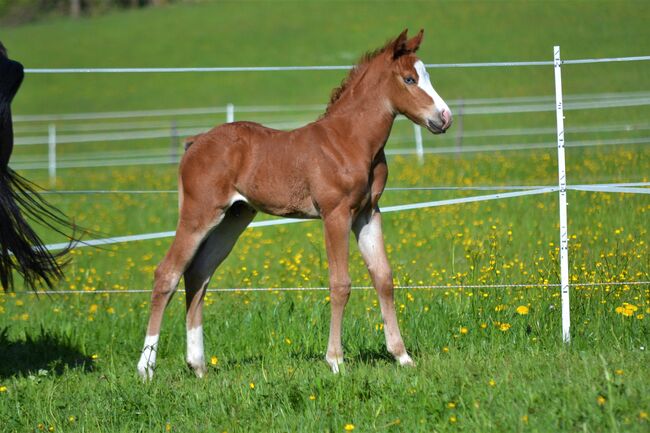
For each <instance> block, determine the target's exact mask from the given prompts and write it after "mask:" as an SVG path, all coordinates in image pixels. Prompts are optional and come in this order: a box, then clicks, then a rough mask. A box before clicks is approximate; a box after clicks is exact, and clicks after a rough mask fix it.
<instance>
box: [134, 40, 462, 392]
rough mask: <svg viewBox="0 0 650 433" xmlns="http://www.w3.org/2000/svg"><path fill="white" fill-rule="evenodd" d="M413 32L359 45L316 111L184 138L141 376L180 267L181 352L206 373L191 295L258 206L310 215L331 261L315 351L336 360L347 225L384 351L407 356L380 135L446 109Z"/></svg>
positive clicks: (405, 360)
mask: <svg viewBox="0 0 650 433" xmlns="http://www.w3.org/2000/svg"><path fill="white" fill-rule="evenodd" d="M422 35H423V32H422V31H420V33H418V35H417V36H415V37H414V38H412V39H408V38H407V36H406V30H405V31H404V32H402V34H400V35H399V36H398V37H397V38H396V39H395V40H392V41H390V42H389V43H388V44H386V45H385V46H384V47H383V48H381V49H379V50H377V51H375V52H373V53H371V54H367V55H366V56H364V57H363V58H362V60H361V61H360V62H359V64H358V65H357V66H356V67H355V68H354V69H353V70H352V71H351V72H350V74H349V76H348V77H347V78H346V80H345V81H344V82H343V84H342V85H341V87H340V88H338V89H336V90H335V91H334V92H333V94H332V99H331V101H330V104H329V106H328V107H327V111H326V112H325V114H324V115H323V116H321V118H319V119H318V120H317V121H315V122H313V123H310V124H309V125H307V126H304V127H302V128H299V129H296V130H293V131H277V130H274V129H269V128H266V127H264V126H262V125H260V124H257V123H252V122H235V123H229V124H225V125H221V126H219V127H216V128H214V129H212V130H211V131H209V132H206V133H204V134H200V135H198V136H196V137H193V138H191V139H190V140H189V141H188V143H187V150H186V152H185V155H184V156H183V159H182V161H181V164H180V173H179V192H180V194H179V197H180V218H179V221H178V227H177V229H176V238H175V239H174V242H173V243H172V245H171V247H170V249H169V251H168V252H167V255H166V256H165V258H164V259H163V260H162V262H161V263H160V265H159V266H158V268H157V269H156V272H155V280H154V288H153V294H152V299H151V317H150V319H149V326H148V328H147V336H146V338H145V342H144V349H143V351H142V355H141V357H140V361H139V362H138V371H139V373H140V375H141V376H142V377H143V378H144V379H146V378H151V377H152V375H153V370H154V367H155V363H156V351H157V347H158V335H159V333H160V325H161V321H162V316H163V312H164V310H165V306H166V305H167V303H168V302H169V299H170V297H171V295H172V294H173V293H174V291H175V290H176V287H177V285H178V282H179V280H180V278H181V276H182V275H184V276H185V288H186V303H187V362H188V364H189V365H190V367H191V368H192V369H193V370H194V371H195V372H196V374H197V375H198V376H202V375H203V374H204V373H205V358H204V351H203V329H202V306H203V297H204V295H205V290H206V287H207V285H208V282H209V280H210V277H211V276H212V274H213V272H214V271H215V269H216V268H217V266H219V264H220V263H221V262H222V261H223V260H224V259H225V257H226V256H227V255H228V253H229V252H230V250H231V249H232V247H233V246H234V244H235V242H236V241H237V238H238V237H239V235H240V234H241V233H242V232H243V231H244V229H246V227H247V226H248V224H249V223H250V222H251V221H252V220H253V218H254V217H255V214H256V212H257V211H262V212H266V213H268V214H271V215H278V216H292V217H302V218H321V219H322V220H323V225H324V232H325V246H326V249H327V258H328V262H329V272H330V284H329V287H330V299H331V314H332V315H331V322H330V334H329V343H328V345H327V353H326V355H325V359H326V360H327V362H328V364H329V365H330V367H331V368H332V371H333V372H335V373H336V372H338V371H339V365H340V364H341V363H342V362H343V347H342V345H341V323H342V320H343V309H344V308H345V304H346V303H347V301H348V298H349V296H350V277H349V274H348V247H349V236H350V231H352V232H354V234H355V235H356V238H357V242H358V244H359V250H360V251H361V255H362V256H363V259H364V261H365V263H366V265H367V267H368V271H369V272H370V276H371V278H372V281H373V285H374V286H375V288H376V290H377V293H378V296H379V301H380V304H381V311H382V315H383V318H384V331H385V336H386V345H387V347H388V351H389V352H390V353H391V354H392V355H393V356H394V357H395V359H397V361H398V362H399V363H400V364H401V365H412V364H413V361H412V360H411V357H410V356H409V355H408V353H407V352H406V349H405V347H404V343H403V341H402V337H401V335H400V330H399V326H398V322H397V316H396V314H395V306H394V301H393V277H392V273H391V269H390V265H389V264H388V259H387V257H386V252H385V249H384V240H383V236H382V232H381V214H380V211H379V206H378V202H379V198H380V197H381V194H382V192H383V190H384V186H385V185H386V178H387V175H388V168H387V166H386V157H385V155H384V145H385V144H386V140H388V136H389V134H390V130H391V127H392V125H393V121H394V120H395V116H396V115H397V114H404V115H405V116H407V117H408V118H409V119H411V120H412V121H413V122H415V123H417V124H419V125H422V126H424V127H426V128H427V129H429V131H431V132H433V133H434V134H439V133H443V132H445V131H446V130H447V128H449V126H450V125H451V111H450V110H449V107H448V106H447V104H445V102H444V101H443V100H442V99H441V98H440V96H438V94H437V93H436V92H435V90H434V89H433V87H432V85H431V82H430V81H429V75H428V74H427V71H426V69H425V68H424V64H423V63H422V61H420V60H419V59H418V58H417V57H416V56H415V52H416V51H417V49H418V47H419V46H420V42H421V41H422Z"/></svg>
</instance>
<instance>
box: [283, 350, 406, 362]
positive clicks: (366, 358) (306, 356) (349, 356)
mask: <svg viewBox="0 0 650 433" xmlns="http://www.w3.org/2000/svg"><path fill="white" fill-rule="evenodd" d="M290 356H291V358H293V359H298V360H301V361H310V362H319V361H323V362H325V353H321V352H313V351H307V350H305V351H295V352H293V353H292V354H291V355H290ZM345 359H346V361H347V362H355V363H361V364H368V365H378V364H386V363H392V362H395V360H394V359H393V356H392V355H391V354H390V353H388V352H387V351H386V349H384V348H381V349H372V348H362V349H361V350H359V351H358V352H351V353H350V352H346V355H345Z"/></svg>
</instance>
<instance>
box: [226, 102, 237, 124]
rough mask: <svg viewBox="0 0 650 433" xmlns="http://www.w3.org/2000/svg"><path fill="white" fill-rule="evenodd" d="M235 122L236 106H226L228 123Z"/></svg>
mask: <svg viewBox="0 0 650 433" xmlns="http://www.w3.org/2000/svg"><path fill="white" fill-rule="evenodd" d="M234 121H235V106H234V105H233V104H228V105H226V122H228V123H232V122H234Z"/></svg>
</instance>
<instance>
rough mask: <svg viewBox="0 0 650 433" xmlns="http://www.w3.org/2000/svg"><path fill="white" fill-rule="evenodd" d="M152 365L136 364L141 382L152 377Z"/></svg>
mask: <svg viewBox="0 0 650 433" xmlns="http://www.w3.org/2000/svg"><path fill="white" fill-rule="evenodd" d="M153 370H154V366H153V365H148V364H138V375H139V376H140V379H142V381H143V382H148V381H150V380H152V379H153Z"/></svg>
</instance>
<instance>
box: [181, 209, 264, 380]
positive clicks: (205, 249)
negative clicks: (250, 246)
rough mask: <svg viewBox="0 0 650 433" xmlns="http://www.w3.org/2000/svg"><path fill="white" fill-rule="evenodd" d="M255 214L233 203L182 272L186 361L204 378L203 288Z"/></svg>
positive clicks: (251, 210)
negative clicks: (183, 278)
mask: <svg viewBox="0 0 650 433" xmlns="http://www.w3.org/2000/svg"><path fill="white" fill-rule="evenodd" d="M255 214H256V211H255V210H254V209H253V208H251V207H250V206H248V205H246V204H245V203H243V202H237V203H235V204H234V205H233V206H232V207H231V208H230V209H228V211H227V212H226V216H225V218H224V219H223V221H221V222H220V223H219V225H218V226H217V227H216V228H215V229H214V230H213V231H212V232H211V233H210V234H209V235H208V237H207V238H206V239H205V241H203V243H202V244H201V246H200V247H199V250H198V251H197V252H196V254H195V255H194V258H193V259H192V262H191V263H190V265H189V267H188V268H187V270H186V271H185V274H184V277H185V302H186V305H187V364H188V365H189V366H190V368H192V369H193V370H194V372H195V373H196V375H197V376H198V377H203V375H204V374H205V372H206V367H205V356H204V351H203V326H202V323H203V297H204V296H205V290H206V287H207V286H208V283H209V282H210V277H212V274H213V273H214V271H215V269H217V267H218V266H219V265H220V264H221V262H222V261H223V260H224V259H225V258H226V257H227V256H228V254H229V253H230V251H231V250H232V248H233V246H234V245H235V242H237V239H238V238H239V235H240V234H241V233H242V232H243V231H244V230H245V229H246V227H247V226H248V224H250V222H251V221H252V220H253V218H255Z"/></svg>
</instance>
